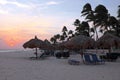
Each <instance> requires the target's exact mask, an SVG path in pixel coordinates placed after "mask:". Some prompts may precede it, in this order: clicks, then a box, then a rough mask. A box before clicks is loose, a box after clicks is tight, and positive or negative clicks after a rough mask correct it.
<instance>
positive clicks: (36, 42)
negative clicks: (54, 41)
mask: <svg viewBox="0 0 120 80" xmlns="http://www.w3.org/2000/svg"><path fill="white" fill-rule="evenodd" d="M44 45H45V43H44V42H43V41H42V40H40V39H38V38H37V36H35V38H34V39H30V40H29V41H27V42H26V43H24V44H23V47H24V48H35V49H36V52H35V54H36V58H37V48H42V47H43V46H44Z"/></svg>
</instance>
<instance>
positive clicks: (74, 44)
mask: <svg viewBox="0 0 120 80" xmlns="http://www.w3.org/2000/svg"><path fill="white" fill-rule="evenodd" d="M23 47H24V48H35V49H36V53H37V48H40V49H44V50H54V49H62V50H63V49H69V50H79V49H87V48H89V49H91V48H102V49H104V48H106V49H111V47H115V48H120V38H119V37H117V36H114V35H112V34H110V33H106V34H104V35H103V36H102V37H100V38H99V39H98V40H97V41H95V40H94V39H92V38H91V37H87V36H84V35H79V36H75V37H73V38H71V39H70V40H69V41H66V42H63V43H60V44H56V45H52V44H51V43H50V42H49V41H47V40H45V41H42V40H40V39H38V38H37V37H36V36H35V38H34V39H31V40H29V41H27V42H26V43H24V44H23Z"/></svg>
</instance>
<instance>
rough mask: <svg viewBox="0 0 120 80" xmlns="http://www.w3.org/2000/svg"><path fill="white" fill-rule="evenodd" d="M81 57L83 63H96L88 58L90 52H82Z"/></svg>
mask: <svg viewBox="0 0 120 80" xmlns="http://www.w3.org/2000/svg"><path fill="white" fill-rule="evenodd" d="M83 58H84V63H85V64H96V62H95V61H94V60H92V59H91V58H90V54H84V55H83Z"/></svg>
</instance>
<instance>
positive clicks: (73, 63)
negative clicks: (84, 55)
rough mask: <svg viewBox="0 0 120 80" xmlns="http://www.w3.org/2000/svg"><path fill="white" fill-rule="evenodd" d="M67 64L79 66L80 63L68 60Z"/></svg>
mask: <svg viewBox="0 0 120 80" xmlns="http://www.w3.org/2000/svg"><path fill="white" fill-rule="evenodd" d="M68 63H69V64H70V65H79V64H80V61H78V60H75V59H69V60H68Z"/></svg>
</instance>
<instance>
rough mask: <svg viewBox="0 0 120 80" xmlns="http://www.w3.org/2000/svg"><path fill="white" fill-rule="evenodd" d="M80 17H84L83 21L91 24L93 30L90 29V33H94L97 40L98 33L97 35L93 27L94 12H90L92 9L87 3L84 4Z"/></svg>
mask: <svg viewBox="0 0 120 80" xmlns="http://www.w3.org/2000/svg"><path fill="white" fill-rule="evenodd" d="M81 13H82V16H85V19H86V20H87V21H88V22H93V28H91V31H92V33H93V35H94V34H95V33H96V37H97V38H98V33H97V29H96V27H95V15H94V11H93V10H92V7H91V5H90V4H89V3H87V4H85V5H84V6H83V10H82V11H81Z"/></svg>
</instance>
